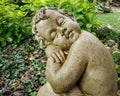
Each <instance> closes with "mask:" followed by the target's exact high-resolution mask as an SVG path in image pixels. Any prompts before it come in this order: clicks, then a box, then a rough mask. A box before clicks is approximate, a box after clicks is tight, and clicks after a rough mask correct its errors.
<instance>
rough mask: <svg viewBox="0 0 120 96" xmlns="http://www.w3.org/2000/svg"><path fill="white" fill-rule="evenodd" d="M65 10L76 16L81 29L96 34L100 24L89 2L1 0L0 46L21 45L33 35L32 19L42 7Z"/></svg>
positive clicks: (70, 0) (73, 0) (86, 0)
mask: <svg viewBox="0 0 120 96" xmlns="http://www.w3.org/2000/svg"><path fill="white" fill-rule="evenodd" d="M45 6H48V7H56V8H63V9H66V10H67V11H69V12H71V13H72V14H74V16H75V18H76V20H77V21H78V23H79V24H80V26H81V29H85V30H88V31H90V32H95V31H96V28H97V27H98V26H99V22H98V21H97V20H96V18H95V14H93V13H94V11H95V9H94V6H93V4H91V3H89V2H88V0H17V1H16V0H1V1H0V26H1V27H0V45H2V46H6V45H7V44H8V43H11V42H13V41H14V42H16V43H20V42H21V41H22V40H23V39H24V38H25V37H26V36H28V35H31V26H32V23H31V22H32V18H33V16H34V14H35V12H37V11H38V10H39V9H40V8H41V7H45Z"/></svg>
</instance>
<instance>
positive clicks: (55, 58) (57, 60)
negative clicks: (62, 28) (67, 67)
mask: <svg viewBox="0 0 120 96" xmlns="http://www.w3.org/2000/svg"><path fill="white" fill-rule="evenodd" d="M51 56H52V57H53V58H54V60H55V62H56V63H60V60H59V58H58V57H57V56H56V54H54V53H53V54H52V55H51Z"/></svg>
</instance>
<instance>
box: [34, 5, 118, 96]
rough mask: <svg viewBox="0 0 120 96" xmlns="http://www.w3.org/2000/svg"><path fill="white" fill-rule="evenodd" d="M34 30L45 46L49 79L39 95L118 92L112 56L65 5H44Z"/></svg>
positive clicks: (107, 95) (106, 95)
mask: <svg viewBox="0 0 120 96" xmlns="http://www.w3.org/2000/svg"><path fill="white" fill-rule="evenodd" d="M33 33H34V34H35V37H36V38H37V40H38V42H39V43H40V46H42V47H44V48H45V49H46V50H45V52H46V55H47V57H48V60H47V66H46V78H47V81H48V82H47V83H46V84H45V85H44V86H42V87H41V88H40V89H39V92H38V95H37V96H117V95H116V94H117V81H116V80H117V74H116V70H115V65H114V62H113V60H112V57H111V55H110V53H109V52H108V50H107V49H106V48H105V46H104V45H103V44H102V43H101V42H100V40H98V39H97V38H96V37H95V36H93V35H92V34H91V33H89V32H86V31H83V30H81V29H80V27H79V25H78V23H77V22H76V20H75V19H74V17H73V16H72V15H71V14H69V13H67V12H66V11H65V10H62V9H54V8H46V7H45V8H41V9H40V11H39V12H37V13H36V15H35V16H34V18H33Z"/></svg>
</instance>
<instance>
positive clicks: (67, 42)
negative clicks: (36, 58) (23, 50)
mask: <svg viewBox="0 0 120 96" xmlns="http://www.w3.org/2000/svg"><path fill="white" fill-rule="evenodd" d="M80 32H81V31H80V27H79V24H78V23H77V22H76V20H75V19H74V17H73V15H71V14H69V13H68V12H67V11H65V10H61V9H55V8H41V9H40V10H39V11H38V12H37V13H36V15H35V16H34V18H33V34H35V37H36V38H37V40H38V41H39V42H40V46H47V45H49V44H51V43H52V44H55V45H58V46H60V47H61V48H62V49H64V50H67V49H68V48H69V47H70V46H71V44H72V43H73V42H74V41H76V40H77V39H78V37H79V34H80Z"/></svg>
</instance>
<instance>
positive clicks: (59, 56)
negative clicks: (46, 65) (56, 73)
mask: <svg viewBox="0 0 120 96" xmlns="http://www.w3.org/2000/svg"><path fill="white" fill-rule="evenodd" d="M45 52H46V55H47V57H48V58H49V59H50V60H52V61H53V62H54V63H64V61H65V52H63V51H62V50H61V48H60V47H59V46H55V45H49V46H48V47H47V48H46V50H45Z"/></svg>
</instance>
